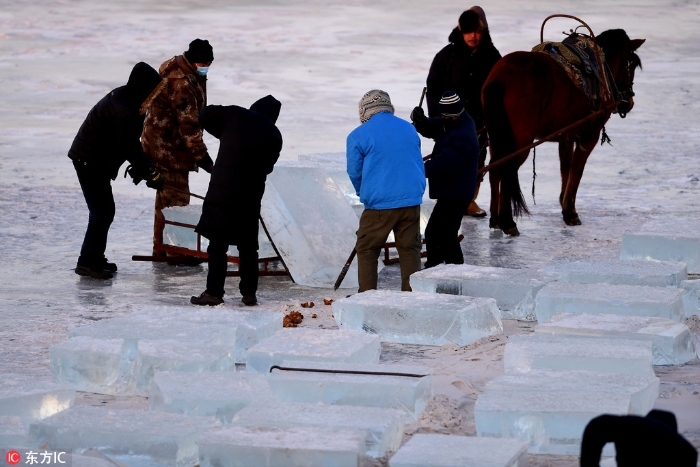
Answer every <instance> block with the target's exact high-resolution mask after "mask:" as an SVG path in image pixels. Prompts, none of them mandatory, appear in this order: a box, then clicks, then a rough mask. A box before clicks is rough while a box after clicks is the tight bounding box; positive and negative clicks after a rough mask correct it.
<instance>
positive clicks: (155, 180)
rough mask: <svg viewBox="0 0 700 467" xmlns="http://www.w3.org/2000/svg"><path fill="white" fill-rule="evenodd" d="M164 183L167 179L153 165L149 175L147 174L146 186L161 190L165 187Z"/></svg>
mask: <svg viewBox="0 0 700 467" xmlns="http://www.w3.org/2000/svg"><path fill="white" fill-rule="evenodd" d="M164 185H165V179H164V178H163V176H162V175H161V174H160V172H159V171H158V169H156V168H155V167H153V166H151V168H150V169H149V172H148V175H146V186H147V187H148V188H153V189H154V190H156V191H160V190H162V189H163V186H164Z"/></svg>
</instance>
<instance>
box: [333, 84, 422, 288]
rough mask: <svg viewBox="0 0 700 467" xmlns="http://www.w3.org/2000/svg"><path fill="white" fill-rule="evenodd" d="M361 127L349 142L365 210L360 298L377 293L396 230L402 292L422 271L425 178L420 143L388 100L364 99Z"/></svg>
mask: <svg viewBox="0 0 700 467" xmlns="http://www.w3.org/2000/svg"><path fill="white" fill-rule="evenodd" d="M359 114H360V122H362V124H361V125H360V126H359V127H357V128H355V129H354V130H353V131H352V132H351V133H350V134H349V135H348V137H347V153H346V155H347V169H348V175H349V176H350V180H351V181H352V184H353V186H354V187H355V192H356V193H357V194H358V196H359V197H360V201H361V202H362V203H363V204H364V206H365V210H364V212H363V213H362V216H361V217H360V227H359V229H358V230H357V243H356V245H355V250H356V251H357V265H358V281H359V292H364V291H365V290H370V289H376V288H377V259H378V258H379V254H380V252H381V249H382V247H383V246H384V244H385V243H386V239H387V237H388V236H389V233H390V232H391V231H392V230H393V231H394V237H395V239H396V249H397V250H398V252H399V264H400V266H401V290H403V291H410V290H411V286H410V283H409V277H410V276H411V274H413V273H414V272H416V271H419V270H420V267H421V264H420V252H421V234H420V204H421V202H422V200H423V193H424V192H425V172H424V169H423V157H422V155H421V152H420V138H419V137H418V135H417V134H416V131H415V130H414V129H413V127H412V126H411V124H410V123H408V122H407V121H405V120H402V119H400V118H398V117H396V116H394V106H393V105H392V104H391V99H390V98H389V94H387V93H386V92H384V91H381V90H377V89H375V90H372V91H369V92H367V93H365V95H364V96H362V99H360V104H359Z"/></svg>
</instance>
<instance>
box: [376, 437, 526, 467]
mask: <svg viewBox="0 0 700 467" xmlns="http://www.w3.org/2000/svg"><path fill="white" fill-rule="evenodd" d="M527 465H528V460H527V443H526V442H524V441H522V440H520V439H508V438H486V437H476V436H456V435H437V434H421V433H418V434H415V435H413V436H412V437H411V439H409V440H408V442H407V443H406V444H404V445H403V446H401V449H399V450H398V452H397V453H396V454H394V455H393V456H391V459H389V467H461V466H468V467H526V466H527Z"/></svg>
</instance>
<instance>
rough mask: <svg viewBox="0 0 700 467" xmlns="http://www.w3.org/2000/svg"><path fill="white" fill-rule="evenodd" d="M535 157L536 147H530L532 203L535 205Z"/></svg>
mask: <svg viewBox="0 0 700 467" xmlns="http://www.w3.org/2000/svg"><path fill="white" fill-rule="evenodd" d="M535 157H537V148H532V204H534V205H535V206H537V202H535V179H536V178H537V172H536V171H535Z"/></svg>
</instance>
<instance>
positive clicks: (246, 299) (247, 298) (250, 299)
mask: <svg viewBox="0 0 700 467" xmlns="http://www.w3.org/2000/svg"><path fill="white" fill-rule="evenodd" d="M241 301H242V302H243V304H244V305H247V306H253V305H257V303H258V299H257V297H256V296H255V294H249V295H243V298H241Z"/></svg>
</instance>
